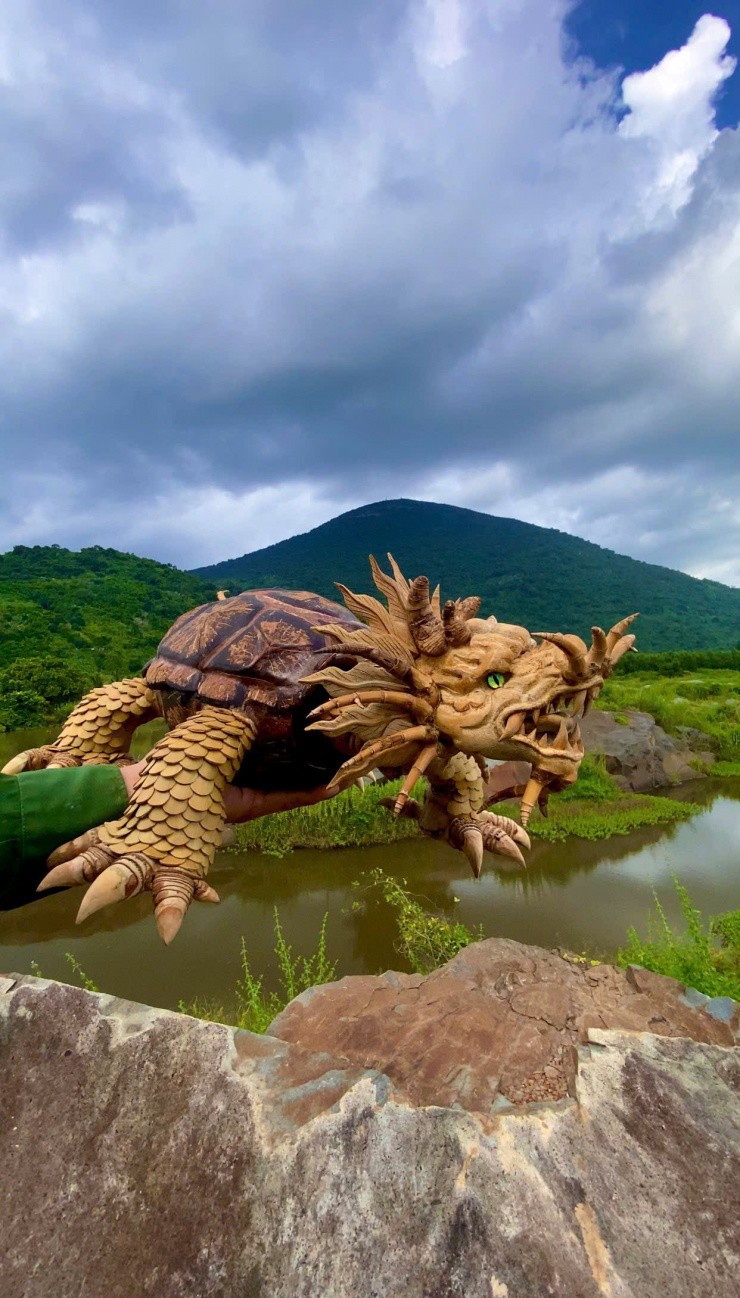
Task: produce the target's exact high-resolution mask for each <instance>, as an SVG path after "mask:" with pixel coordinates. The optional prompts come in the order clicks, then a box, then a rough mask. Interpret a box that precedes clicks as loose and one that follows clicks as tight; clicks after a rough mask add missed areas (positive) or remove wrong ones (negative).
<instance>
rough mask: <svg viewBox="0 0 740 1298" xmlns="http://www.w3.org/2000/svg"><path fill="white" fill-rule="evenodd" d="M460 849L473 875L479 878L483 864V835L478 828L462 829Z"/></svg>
mask: <svg viewBox="0 0 740 1298" xmlns="http://www.w3.org/2000/svg"><path fill="white" fill-rule="evenodd" d="M462 850H463V855H464V856H465V858H466V860H467V862H468V865H469V866H470V868H471V870H472V871H473V875H474V877H475V878H476V879H480V872H481V868H482V866H483V835H482V833H481V832H480V830H479V829H475V828H471V829H466V830H464V831H463V844H462Z"/></svg>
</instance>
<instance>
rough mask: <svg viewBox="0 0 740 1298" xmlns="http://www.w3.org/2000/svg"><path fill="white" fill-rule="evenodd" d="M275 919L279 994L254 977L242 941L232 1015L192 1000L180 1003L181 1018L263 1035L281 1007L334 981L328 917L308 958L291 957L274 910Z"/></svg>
mask: <svg viewBox="0 0 740 1298" xmlns="http://www.w3.org/2000/svg"><path fill="white" fill-rule="evenodd" d="M273 913H274V917H275V920H274V922H275V946H274V948H273V949H274V953H275V958H276V961H277V966H278V969H279V971H280V991H277V992H268V991H265V988H264V983H263V979H262V977H261V976H259V975H257V974H255V973H254V971H253V969H252V967H251V965H250V963H249V956H248V955H247V947H246V943H245V941H244V938H242V946H241V976H240V978H239V981H238V983H237V985H236V1007H237V1008H236V1012H235V1013H234V1012H232V1011H229V1010H227V1009H226V1008H225V1006H223V1005H219V1004H217V1003H216V1002H214V1001H208V1000H203V999H201V998H199V997H196V999H195V1000H192V1001H188V1002H185V1001H180V1004H179V1006H178V1008H179V1010H180V1013H181V1014H190V1015H192V1017H193V1018H197V1019H207V1020H208V1021H209V1022H212V1023H229V1024H232V1025H233V1026H234V1027H237V1028H243V1029H244V1030H245V1031H247V1032H266V1031H267V1029H268V1028H269V1026H270V1024H271V1023H272V1020H273V1019H274V1018H275V1017H276V1016H277V1015H278V1014H280V1012H281V1011H282V1010H284V1009H285V1006H286V1005H288V1004H289V1003H290V1001H292V1000H294V999H295V997H296V996H300V994H301V992H305V991H308V989H309V987H319V986H321V984H322V983H329V982H332V981H333V979H334V978H335V977H336V969H337V967H336V962H334V963H332V961H330V960H329V958H328V956H327V953H326V925H327V921H328V918H329V916H328V913H327V914H325V915H324V918H323V920H322V923H321V928H320V929H319V936H318V940H317V942H316V946H315V948H314V951H313V954H312V955H308V956H300V955H294V953H293V948H292V947H291V946H290V945H289V944H288V943H287V942H286V940H285V935H284V933H283V930H282V926H281V924H280V917H279V915H278V911H277V907H275V909H274V912H273Z"/></svg>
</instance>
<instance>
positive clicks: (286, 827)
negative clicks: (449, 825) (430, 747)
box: [233, 780, 423, 856]
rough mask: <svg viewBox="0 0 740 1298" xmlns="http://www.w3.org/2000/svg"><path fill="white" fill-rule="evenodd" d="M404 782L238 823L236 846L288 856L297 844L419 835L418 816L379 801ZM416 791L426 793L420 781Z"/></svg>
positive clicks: (359, 842) (382, 840) (327, 844)
mask: <svg viewBox="0 0 740 1298" xmlns="http://www.w3.org/2000/svg"><path fill="white" fill-rule="evenodd" d="M400 786H401V782H400V780H397V781H394V782H392V783H390V784H383V785H379V784H371V785H369V786H368V787H367V788H366V789H364V790H360V789H357V788H352V789H346V790H345V791H344V793H340V794H338V796H337V797H336V798H332V799H331V800H330V801H328V802H318V803H316V804H315V806H312V807H299V808H297V809H296V810H295V811H281V812H280V813H279V814H278V815H275V816H263V817H262V818H261V819H260V820H252V821H249V822H248V823H247V824H246V825H238V826H237V829H236V835H235V842H234V849H233V850H236V851H240V852H244V851H256V852H265V853H267V854H268V855H271V856H284V855H285V854H286V853H287V852H292V851H293V849H294V848H297V847H317V848H318V847H362V846H366V845H369V844H373V843H395V842H397V841H398V840H400V839H404V838H414V837H415V836H416V835H417V834H418V832H419V831H418V827H417V825H416V822H415V821H413V820H404V819H401V818H400V817H399V818H397V817H395V816H392V815H391V814H390V812H389V811H387V810H386V808H385V807H381V805H380V803H381V799H383V798H388V797H391V796H392V795H393V794H394V793H396V792H397V790H398V789H399V788H400ZM414 792H415V794H416V796H418V797H420V798H421V797H423V788H422V786H421V784H420V785H419V786H418V787H417V788H416V789H415V790H414Z"/></svg>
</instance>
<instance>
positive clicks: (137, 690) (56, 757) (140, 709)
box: [2, 676, 159, 775]
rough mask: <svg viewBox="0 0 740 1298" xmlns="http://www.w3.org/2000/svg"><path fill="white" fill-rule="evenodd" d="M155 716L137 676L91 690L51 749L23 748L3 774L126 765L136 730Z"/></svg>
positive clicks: (47, 746) (145, 687)
mask: <svg viewBox="0 0 740 1298" xmlns="http://www.w3.org/2000/svg"><path fill="white" fill-rule="evenodd" d="M158 715H159V712H158V709H157V705H156V700H155V696H154V694H153V693H152V691H151V690H150V689H149V687H148V685H147V683H146V681H145V680H144V678H143V677H142V676H137V677H135V678H134V679H133V680H125V681H114V682H113V684H112V685H101V686H99V687H98V689H95V690H91V691H90V693H89V694H86V695H85V697H84V699H82V700H81V702H79V703H78V704H77V707H76V708H75V709H74V711H72V712H71V713H70V715H69V716H68V717H67V720H66V721H65V723H64V725H63V726H62V729H61V733H60V734H59V737H58V738H57V739H55V740H54V743H53V744H45V745H44V747H43V748H29V749H27V750H26V752H24V753H19V754H18V756H17V757H13V758H11V760H10V761H9V762H8V763H7V765H6V766H4V767H3V772H2V773H3V775H18V774H19V773H20V772H21V771H40V770H42V769H43V768H44V767H51V766H82V765H86V764H90V763H92V764H96V765H103V764H105V763H109V762H110V763H117V764H118V765H119V766H123V765H126V764H127V763H128V762H130V761H132V760H133V758H131V757H129V755H128V750H129V745H130V743H131V736H132V735H133V733H134V730H135V729H136V727H137V726H140V725H141V724H142V722H144V721H151V720H152V718H153V717H156V716H158Z"/></svg>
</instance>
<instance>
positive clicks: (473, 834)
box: [448, 816, 483, 879]
mask: <svg viewBox="0 0 740 1298" xmlns="http://www.w3.org/2000/svg"><path fill="white" fill-rule="evenodd" d="M448 838H449V840H450V842H451V843H452V846H453V847H456V848H458V850H459V851H461V852H462V853H463V855H464V857H465V859H466V861H467V862H468V865H469V866H470V868H471V870H472V871H473V877H474V878H476V879H480V872H481V867H482V865H483V834H482V833H481V831H480V828H479V826H478V824H477V823H476V822H475V821H474V820H473V819H472V817H470V816H453V818H452V820H451V821H450V825H449V829H448Z"/></svg>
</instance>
